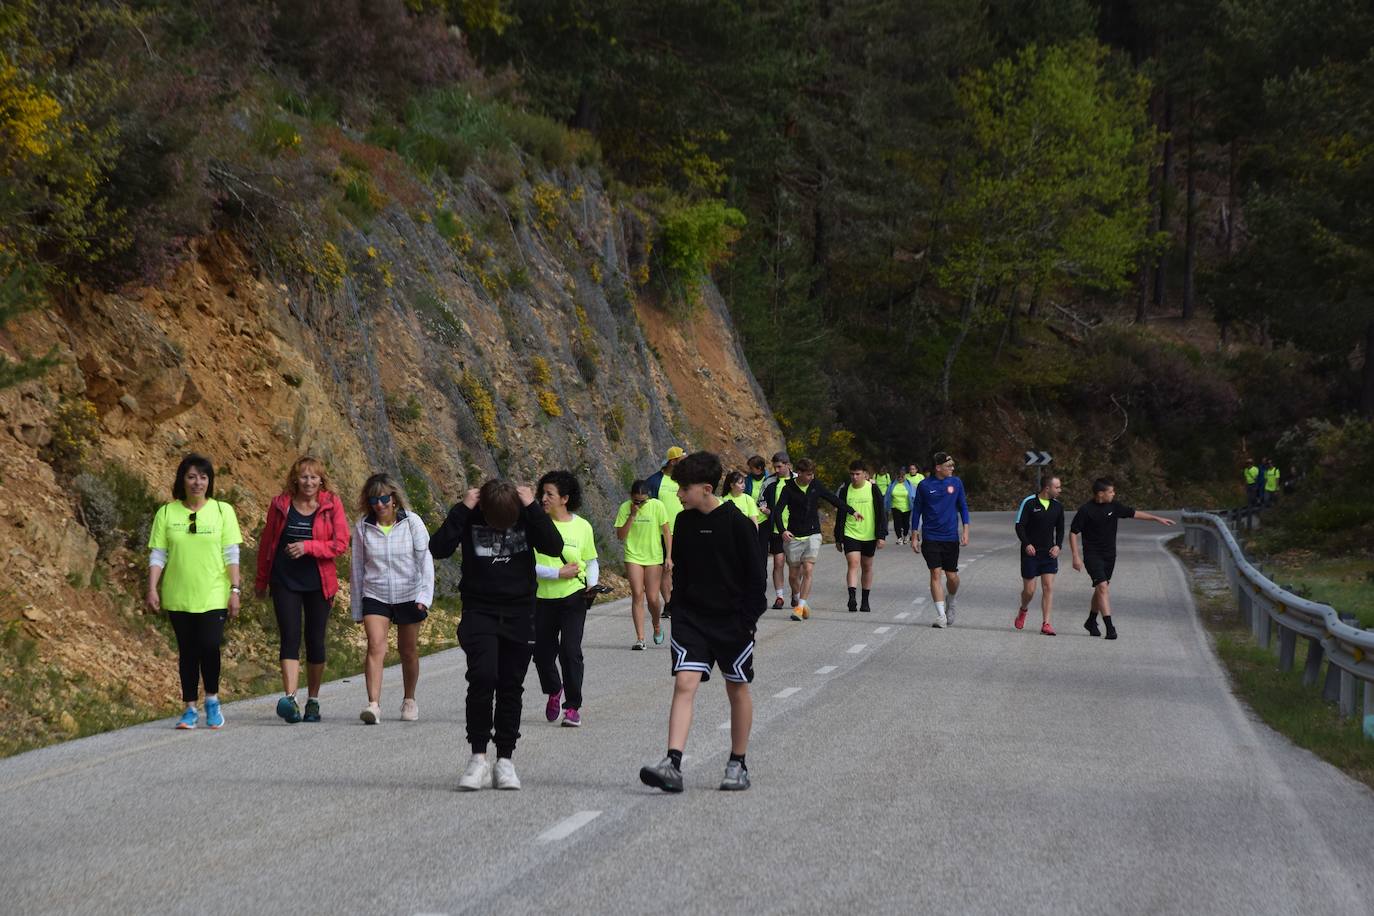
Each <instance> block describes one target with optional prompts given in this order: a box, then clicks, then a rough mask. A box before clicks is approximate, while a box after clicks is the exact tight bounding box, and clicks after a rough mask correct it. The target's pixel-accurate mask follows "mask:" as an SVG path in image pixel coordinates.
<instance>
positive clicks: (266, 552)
mask: <svg viewBox="0 0 1374 916" xmlns="http://www.w3.org/2000/svg"><path fill="white" fill-rule="evenodd" d="M318 499H319V503H320V507H319V509H318V510H317V511H316V512H315V521H314V527H313V528H312V530H311V534H312V537H311V539H310V540H308V541H302V542H301V544H302V546H304V548H305V555H306V556H308V557H314V558H315V559H316V561H317V562H318V563H319V566H320V583H321V584H322V585H323V586H324V596H325V598H333V597H334V595H335V594H336V593H337V592H338V591H339V574H338V572H337V571H336V570H335V569H334V559H335V557H341V556H343V555H344V553H345V552H347V550H348V538H349V530H348V518H347V517H346V516H345V515H344V507H343V503H342V502H340V501H339V497H338V496H336V495H334V494H333V493H331V492H330V491H329V490H321V491H320V494H319V497H318ZM290 507H291V494H290V493H279V494H277V496H276V498H275V499H273V500H272V505H271V506H269V507H268V509H267V521H266V523H265V524H264V525H263V526H262V537H261V538H259V539H258V576H257V581H256V583H255V587H256V588H257V590H258V591H263V590H265V589H266V588H267V586H268V585H270V584H271V582H272V558H273V557H275V556H276V555H277V542H278V541H280V540H281V533H282V529H283V528H285V527H286V515H287V513H288V512H289V511H290Z"/></svg>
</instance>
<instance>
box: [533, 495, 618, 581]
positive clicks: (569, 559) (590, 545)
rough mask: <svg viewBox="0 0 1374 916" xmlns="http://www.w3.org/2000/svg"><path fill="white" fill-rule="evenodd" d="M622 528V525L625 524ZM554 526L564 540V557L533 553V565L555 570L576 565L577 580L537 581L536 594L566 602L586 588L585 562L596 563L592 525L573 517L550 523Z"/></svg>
mask: <svg viewBox="0 0 1374 916" xmlns="http://www.w3.org/2000/svg"><path fill="white" fill-rule="evenodd" d="M621 524H624V521H622V522H621ZM553 526H554V527H555V528H557V529H558V533H559V534H560V535H562V536H563V556H561V557H551V556H549V555H548V554H545V553H540V552H539V551H537V550H536V551H535V553H534V562H535V563H536V564H537V565H539V566H552V567H554V568H555V569H556V568H558V567H561V566H563V565H564V564H567V563H576V564H577V575H578V578H574V579H540V580H539V587H538V589H537V590H536V592H535V594H537V595H538V596H539V597H540V598H566V597H568V596H569V595H573V594H576V593H577V592H580V591H582V590H583V589H584V588H586V587H587V582H586V577H587V562H588V561H589V560H595V559H596V535H595V534H594V533H593V532H592V525H591V522H589V521H587V520H586V519H585V518H583V517H582V516H580V515H574V516H573V517H572V518H570V519H568V520H567V521H566V522H560V521H559V520H558V519H553Z"/></svg>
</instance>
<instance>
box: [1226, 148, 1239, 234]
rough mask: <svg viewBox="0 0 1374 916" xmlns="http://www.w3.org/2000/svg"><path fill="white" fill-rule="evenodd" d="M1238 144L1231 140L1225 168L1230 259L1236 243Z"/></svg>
mask: <svg viewBox="0 0 1374 916" xmlns="http://www.w3.org/2000/svg"><path fill="white" fill-rule="evenodd" d="M1239 143H1240V141H1239V140H1237V139H1236V138H1235V137H1232V138H1231V143H1230V146H1229V155H1230V160H1231V161H1230V162H1229V163H1227V166H1226V256H1227V257H1230V256H1231V252H1232V251H1234V250H1235V249H1234V247H1233V246H1234V245H1235V241H1236V215H1237V214H1236V207H1237V204H1238V203H1239V199H1238V195H1237V194H1236V159H1237V158H1238V153H1237V150H1236V146H1237V145H1238V144H1239Z"/></svg>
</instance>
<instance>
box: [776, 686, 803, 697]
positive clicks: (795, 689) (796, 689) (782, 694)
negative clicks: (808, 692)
mask: <svg viewBox="0 0 1374 916" xmlns="http://www.w3.org/2000/svg"><path fill="white" fill-rule="evenodd" d="M794 693H801V688H800V687H785V688H783V689H782V690H779V691H778V692H777V693H775V694H773V699H775V700H785V699H787V698H788V697H790V696H791V695H792V694H794Z"/></svg>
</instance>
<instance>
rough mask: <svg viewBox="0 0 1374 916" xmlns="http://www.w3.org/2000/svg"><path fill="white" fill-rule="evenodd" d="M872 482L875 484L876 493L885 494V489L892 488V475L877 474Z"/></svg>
mask: <svg viewBox="0 0 1374 916" xmlns="http://www.w3.org/2000/svg"><path fill="white" fill-rule="evenodd" d="M873 482H874V483H876V484H877V485H878V492H879V493H886V492H887V488H888V487H890V486H892V475H891V474H879V475H878V476H877V477H874V478H873Z"/></svg>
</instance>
